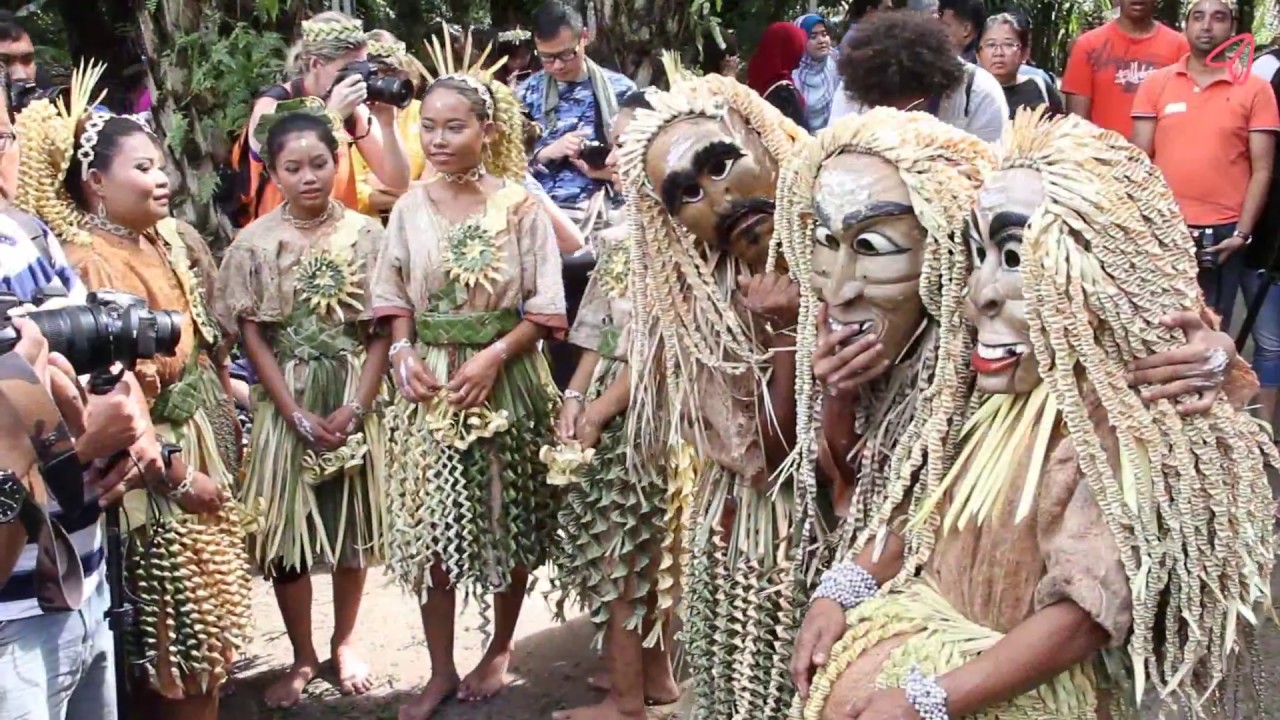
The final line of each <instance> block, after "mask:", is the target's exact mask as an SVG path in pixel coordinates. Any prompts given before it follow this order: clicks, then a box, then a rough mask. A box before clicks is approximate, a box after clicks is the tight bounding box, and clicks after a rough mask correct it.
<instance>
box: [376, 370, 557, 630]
mask: <svg viewBox="0 0 1280 720" xmlns="http://www.w3.org/2000/svg"><path fill="white" fill-rule="evenodd" d="M476 351H477V348H471V347H459V348H445V347H439V346H421V345H420V346H419V352H421V353H422V358H423V363H424V364H425V366H426V367H427V369H428V370H429V371H430V372H432V373H433V374H434V375H435V376H436V377H437V378H440V379H441V380H442V381H443V380H445V379H447V378H448V377H449V376H450V371H451V370H452V369H454V368H457V367H460V366H461V365H462V363H464V362H466V360H467V359H468V358H470V357H471V356H472V355H474V354H475V352H476ZM554 397H555V392H554V385H553V384H551V381H550V371H549V369H548V368H547V365H546V360H545V359H544V358H543V357H542V356H541V355H537V354H530V355H525V356H521V357H519V358H515V359H513V360H511V361H510V362H508V363H507V365H506V366H505V367H504V368H503V370H502V372H501V373H500V374H499V376H498V380H497V382H496V383H495V385H494V388H493V390H492V392H491V393H490V396H489V401H488V407H489V408H490V409H491V410H493V411H494V412H501V411H505V412H506V416H507V418H508V419H509V421H510V425H509V426H508V427H507V428H506V429H505V430H502V431H499V432H498V433H497V434H496V435H494V436H493V437H475V438H472V439H470V440H469V441H468V442H466V443H464V444H465V447H455V446H447V445H443V444H441V443H439V442H437V441H436V439H435V436H433V435H432V433H431V431H430V430H429V428H428V420H429V416H430V413H431V409H432V407H433V406H432V405H431V404H430V403H426V404H418V403H411V402H408V401H407V400H405V399H404V398H403V397H399V396H397V397H396V399H395V402H394V404H393V405H392V407H391V408H390V410H389V411H388V413H387V419H386V434H387V453H388V465H387V486H388V496H389V497H388V507H389V514H390V531H389V533H388V559H387V567H388V569H389V570H390V572H391V573H392V574H393V575H394V576H395V577H396V579H397V580H398V581H399V582H400V584H401V585H402V586H403V587H405V588H406V589H407V590H409V591H411V592H413V593H414V594H415V595H416V596H417V597H418V599H419V601H420V602H425V600H426V591H427V590H428V589H429V588H430V587H431V575H430V570H431V566H432V565H433V564H434V563H436V562H439V563H440V564H441V566H442V568H443V569H444V571H445V573H446V575H447V576H448V578H449V582H450V587H453V588H456V589H459V590H461V591H462V593H463V600H464V602H468V601H470V600H471V599H472V598H473V596H475V597H476V598H477V599H478V600H479V602H480V603H481V607H482V609H484V608H487V602H488V594H489V593H492V592H494V591H497V590H501V589H503V588H505V587H506V586H507V585H508V584H509V583H510V581H511V571H512V570H514V569H515V568H517V567H524V568H527V569H529V570H534V569H536V568H537V567H539V566H540V565H541V564H542V563H543V562H544V561H545V559H546V554H547V552H548V548H549V547H550V545H551V542H552V540H553V537H554V527H555V523H554V517H555V508H556V494H555V492H554V490H553V489H552V488H551V487H549V486H548V485H547V484H546V478H545V469H544V468H543V466H542V464H541V462H540V461H539V460H538V457H537V453H538V449H539V448H540V447H541V446H542V445H543V444H545V442H544V441H545V440H549V439H550V438H551V427H552V425H551V423H552V420H551V418H552V417H553V411H554ZM495 489H496V490H498V492H499V495H500V497H501V502H500V503H498V505H497V507H495V505H494V503H493V502H492V496H493V492H494V490H495ZM482 617H484V619H485V622H486V623H487V620H488V618H487V613H482ZM487 629H488V628H487V625H486V626H484V627H482V628H481V630H482V632H485V633H486V635H487Z"/></svg>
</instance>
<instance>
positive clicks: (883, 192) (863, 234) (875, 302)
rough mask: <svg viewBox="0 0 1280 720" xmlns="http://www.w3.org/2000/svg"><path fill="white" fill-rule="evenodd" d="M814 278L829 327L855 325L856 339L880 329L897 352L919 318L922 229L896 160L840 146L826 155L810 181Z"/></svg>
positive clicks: (888, 349)
mask: <svg viewBox="0 0 1280 720" xmlns="http://www.w3.org/2000/svg"><path fill="white" fill-rule="evenodd" d="M813 213H814V220H815V233H814V247H813V269H812V272H811V282H812V283H813V287H814V290H816V291H817V294H818V297H819V298H820V299H821V300H822V301H823V302H825V303H826V304H827V322H828V325H829V326H830V327H829V329H830V330H831V331H833V332H837V331H839V330H842V329H844V328H845V327H847V326H849V325H857V326H858V328H859V329H858V331H857V335H855V336H854V337H853V338H850V340H849V342H854V341H856V340H857V339H858V338H861V337H863V336H864V335H866V334H868V333H873V334H875V335H877V336H879V339H880V341H881V342H882V343H883V344H884V354H885V356H886V357H889V358H894V359H896V358H897V357H899V356H900V355H901V354H902V353H903V352H904V351H905V350H906V349H907V345H908V343H910V341H911V338H912V337H914V336H915V334H916V330H917V329H918V328H919V327H920V324H921V323H922V322H924V319H925V311H924V304H923V303H921V301H920V268H921V265H922V263H923V262H924V245H925V239H926V233H925V230H924V227H923V226H921V225H920V221H919V220H918V219H917V218H916V215H915V210H914V209H913V208H912V206H911V196H910V193H909V192H908V191H907V186H906V184H905V183H904V182H903V181H902V177H901V176H900V175H899V172H898V168H897V167H896V166H894V165H893V164H891V163H890V162H888V161H887V160H884V159H882V158H879V157H875V156H873V155H867V154H862V153H853V152H850V153H843V154H840V155H836V156H834V157H832V158H830V159H829V160H827V161H826V162H825V163H823V166H822V170H821V171H820V172H819V173H818V177H817V182H816V183H815V188H814V204H813Z"/></svg>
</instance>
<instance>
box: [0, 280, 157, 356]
mask: <svg viewBox="0 0 1280 720" xmlns="http://www.w3.org/2000/svg"><path fill="white" fill-rule="evenodd" d="M48 297H49V295H45V296H44V297H42V298H40V299H39V302H44V301H45V300H47V299H48ZM23 304H24V303H23V302H22V301H21V300H19V299H18V297H17V296H16V295H12V294H10V293H0V353H6V352H9V351H10V350H13V348H14V346H15V345H17V344H18V340H19V335H18V331H17V330H16V329H15V328H14V327H13V322H12V321H11V318H10V317H9V311H10V310H12V309H14V308H17V307H21V306H22V305H23ZM24 317H26V319H28V320H30V321H32V322H34V323H35V324H36V326H37V327H39V328H40V332H41V333H43V334H44V337H45V339H46V340H48V341H49V352H56V353H58V354H60V355H62V356H63V357H65V358H66V359H67V361H68V362H70V363H71V366H72V367H74V368H75V370H76V372H77V373H79V374H81V375H85V374H89V373H94V372H101V371H105V370H107V369H109V368H110V367H111V366H112V365H114V364H115V363H120V364H121V365H123V366H125V367H132V366H133V365H134V363H136V361H138V360H146V359H150V358H154V357H156V356H157V355H162V356H164V355H168V356H171V355H173V354H174V353H176V352H177V349H178V341H179V340H181V339H182V313H180V312H175V311H173V310H151V309H149V308H148V307H147V301H146V300H143V299H142V298H140V297H138V296H136V295H130V294H128V293H123V292H118V291H115V290H101V291H99V292H94V293H89V301H88V303H87V304H85V305H76V306H72V307H64V308H58V309H57V310H35V311H33V312H30V313H27V314H26V315H25V316H24Z"/></svg>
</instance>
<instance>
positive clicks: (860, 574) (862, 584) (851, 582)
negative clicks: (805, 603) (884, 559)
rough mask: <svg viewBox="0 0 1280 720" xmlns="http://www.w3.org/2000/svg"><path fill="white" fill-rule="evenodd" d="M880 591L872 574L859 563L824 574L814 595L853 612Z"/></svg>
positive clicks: (845, 565)
mask: <svg viewBox="0 0 1280 720" xmlns="http://www.w3.org/2000/svg"><path fill="white" fill-rule="evenodd" d="M879 591H880V585H879V584H877V583H876V580H875V578H873V577H871V573H869V572H867V571H866V570H865V569H864V568H863V567H862V566H861V565H858V564H857V563H851V562H847V563H840V564H838V565H835V566H833V567H832V568H831V569H830V570H828V571H826V572H824V573H822V581H821V582H819V583H818V589H817V590H815V591H814V593H813V599H814V600H819V599H825V600H834V601H836V602H838V603H840V607H842V608H844V609H845V610H851V609H853V608H855V607H857V606H859V605H861V604H862V603H863V602H864V601H866V600H870V599H871V598H873V597H875V595H876V593H877V592H879Z"/></svg>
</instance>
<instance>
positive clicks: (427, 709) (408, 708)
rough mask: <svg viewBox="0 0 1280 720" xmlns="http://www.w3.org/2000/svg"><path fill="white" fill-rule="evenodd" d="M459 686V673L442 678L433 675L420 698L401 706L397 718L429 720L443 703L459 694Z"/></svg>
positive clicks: (419, 694) (401, 719) (419, 695)
mask: <svg viewBox="0 0 1280 720" xmlns="http://www.w3.org/2000/svg"><path fill="white" fill-rule="evenodd" d="M459 684H460V681H459V680H458V674H457V673H449V674H448V675H444V676H441V677H436V676H434V675H432V676H431V679H430V680H428V681H427V685H426V687H424V688H422V692H420V693H418V697H416V698H414V699H413V701H412V702H408V703H405V704H404V705H401V706H400V713H399V714H398V715H397V716H396V717H397V718H398V720H427V718H429V717H431V715H432V714H433V713H434V712H435V711H436V708H438V707H440V704H441V703H443V702H444V701H445V700H448V699H449V698H451V697H453V696H454V695H455V694H457V692H458V685H459Z"/></svg>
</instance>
